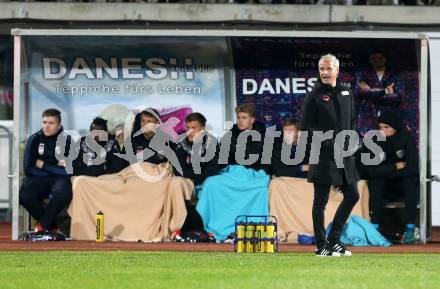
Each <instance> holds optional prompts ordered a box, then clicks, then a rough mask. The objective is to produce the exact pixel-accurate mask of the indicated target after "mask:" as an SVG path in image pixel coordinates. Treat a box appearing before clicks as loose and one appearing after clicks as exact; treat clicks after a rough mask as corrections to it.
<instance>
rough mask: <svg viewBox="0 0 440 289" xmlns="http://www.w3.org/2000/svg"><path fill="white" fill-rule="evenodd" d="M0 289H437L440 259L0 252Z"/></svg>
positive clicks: (434, 256)
mask: <svg viewBox="0 0 440 289" xmlns="http://www.w3.org/2000/svg"><path fill="white" fill-rule="evenodd" d="M0 288H1V289H10V288H19V289H39V288H41V289H52V288H53V289H64V288H72V289H113V288H114V289H116V288H117V289H131V288H142V289H156V288H161V289H162V288H163V289H180V288H188V289H189V288H190V289H205V288H207V289H218V288H225V289H226V288H228V289H229V288H230V289H239V288H252V289H259V288H261V289H263V288H264V289H275V288H283V289H285V288H298V289H301V288H310V289H321V288H332V289H337V288H356V289H358V288H359V289H368V288H371V289H381V288H383V289H398V288H402V289H403V288H404V289H411V288H423V289H430V288H432V289H437V288H440V255H438V254H399V255H397V254H387V255H382V254H355V255H354V256H353V257H340V258H322V257H315V256H314V255H312V254H311V253H310V254H304V253H301V254H293V253H279V254H235V253H201V252H128V251H116V252H58V251H52V252H0Z"/></svg>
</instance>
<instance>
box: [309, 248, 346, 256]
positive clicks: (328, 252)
mask: <svg viewBox="0 0 440 289" xmlns="http://www.w3.org/2000/svg"><path fill="white" fill-rule="evenodd" d="M315 255H316V256H317V257H340V256H341V254H339V253H338V252H334V251H333V250H332V249H331V248H330V247H329V246H325V247H321V248H317V249H315Z"/></svg>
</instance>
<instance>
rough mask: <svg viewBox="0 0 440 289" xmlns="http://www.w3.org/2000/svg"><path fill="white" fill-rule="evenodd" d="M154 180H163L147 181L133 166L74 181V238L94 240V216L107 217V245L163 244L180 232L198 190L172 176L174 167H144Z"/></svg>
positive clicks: (150, 165) (191, 184)
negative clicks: (190, 202)
mask: <svg viewBox="0 0 440 289" xmlns="http://www.w3.org/2000/svg"><path fill="white" fill-rule="evenodd" d="M139 165H140V169H141V170H142V171H144V172H145V173H148V174H149V175H150V176H159V175H161V174H164V177H163V178H162V179H161V180H159V181H157V182H146V181H145V180H144V179H142V178H140V177H139V176H138V175H137V174H136V173H135V171H134V170H133V168H132V167H128V168H126V169H124V170H122V171H121V172H119V173H116V174H112V175H103V176H99V177H87V176H79V177H74V178H73V179H72V186H73V199H72V202H71V204H70V207H69V209H68V213H69V215H70V216H71V217H72V223H71V228H70V234H71V237H72V239H74V240H95V237H96V228H95V224H96V213H97V212H98V211H102V212H103V213H104V236H105V239H106V240H107V241H139V240H141V241H144V242H160V241H165V240H169V238H170V234H171V233H172V232H174V231H176V230H178V229H180V228H181V227H182V225H183V223H184V221H185V218H186V214H187V212H186V207H185V200H190V199H191V195H192V192H193V189H194V186H193V183H192V182H191V180H189V179H185V178H182V177H175V176H173V175H172V169H171V166H170V165H169V166H166V164H160V165H153V164H149V163H146V162H144V163H140V164H139Z"/></svg>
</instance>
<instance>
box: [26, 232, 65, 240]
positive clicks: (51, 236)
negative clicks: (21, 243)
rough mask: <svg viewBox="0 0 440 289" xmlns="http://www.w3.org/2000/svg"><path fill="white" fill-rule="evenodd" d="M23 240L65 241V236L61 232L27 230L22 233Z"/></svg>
mask: <svg viewBox="0 0 440 289" xmlns="http://www.w3.org/2000/svg"><path fill="white" fill-rule="evenodd" d="M23 240H25V241H31V242H40V241H65V240H66V237H65V236H64V234H63V233H61V232H51V231H40V232H33V231H30V232H27V233H25V234H24V235H23Z"/></svg>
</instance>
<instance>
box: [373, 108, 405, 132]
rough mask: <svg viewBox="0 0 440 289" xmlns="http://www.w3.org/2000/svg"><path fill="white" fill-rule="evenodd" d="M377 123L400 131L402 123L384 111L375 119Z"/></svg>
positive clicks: (389, 112)
mask: <svg viewBox="0 0 440 289" xmlns="http://www.w3.org/2000/svg"><path fill="white" fill-rule="evenodd" d="M377 122H378V123H385V124H387V125H389V126H391V127H392V128H394V129H395V130H400V129H401V127H402V122H401V121H400V119H399V117H398V116H397V115H395V114H394V113H393V112H391V111H384V112H383V113H382V114H381V115H380V116H379V118H378V119H377Z"/></svg>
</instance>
